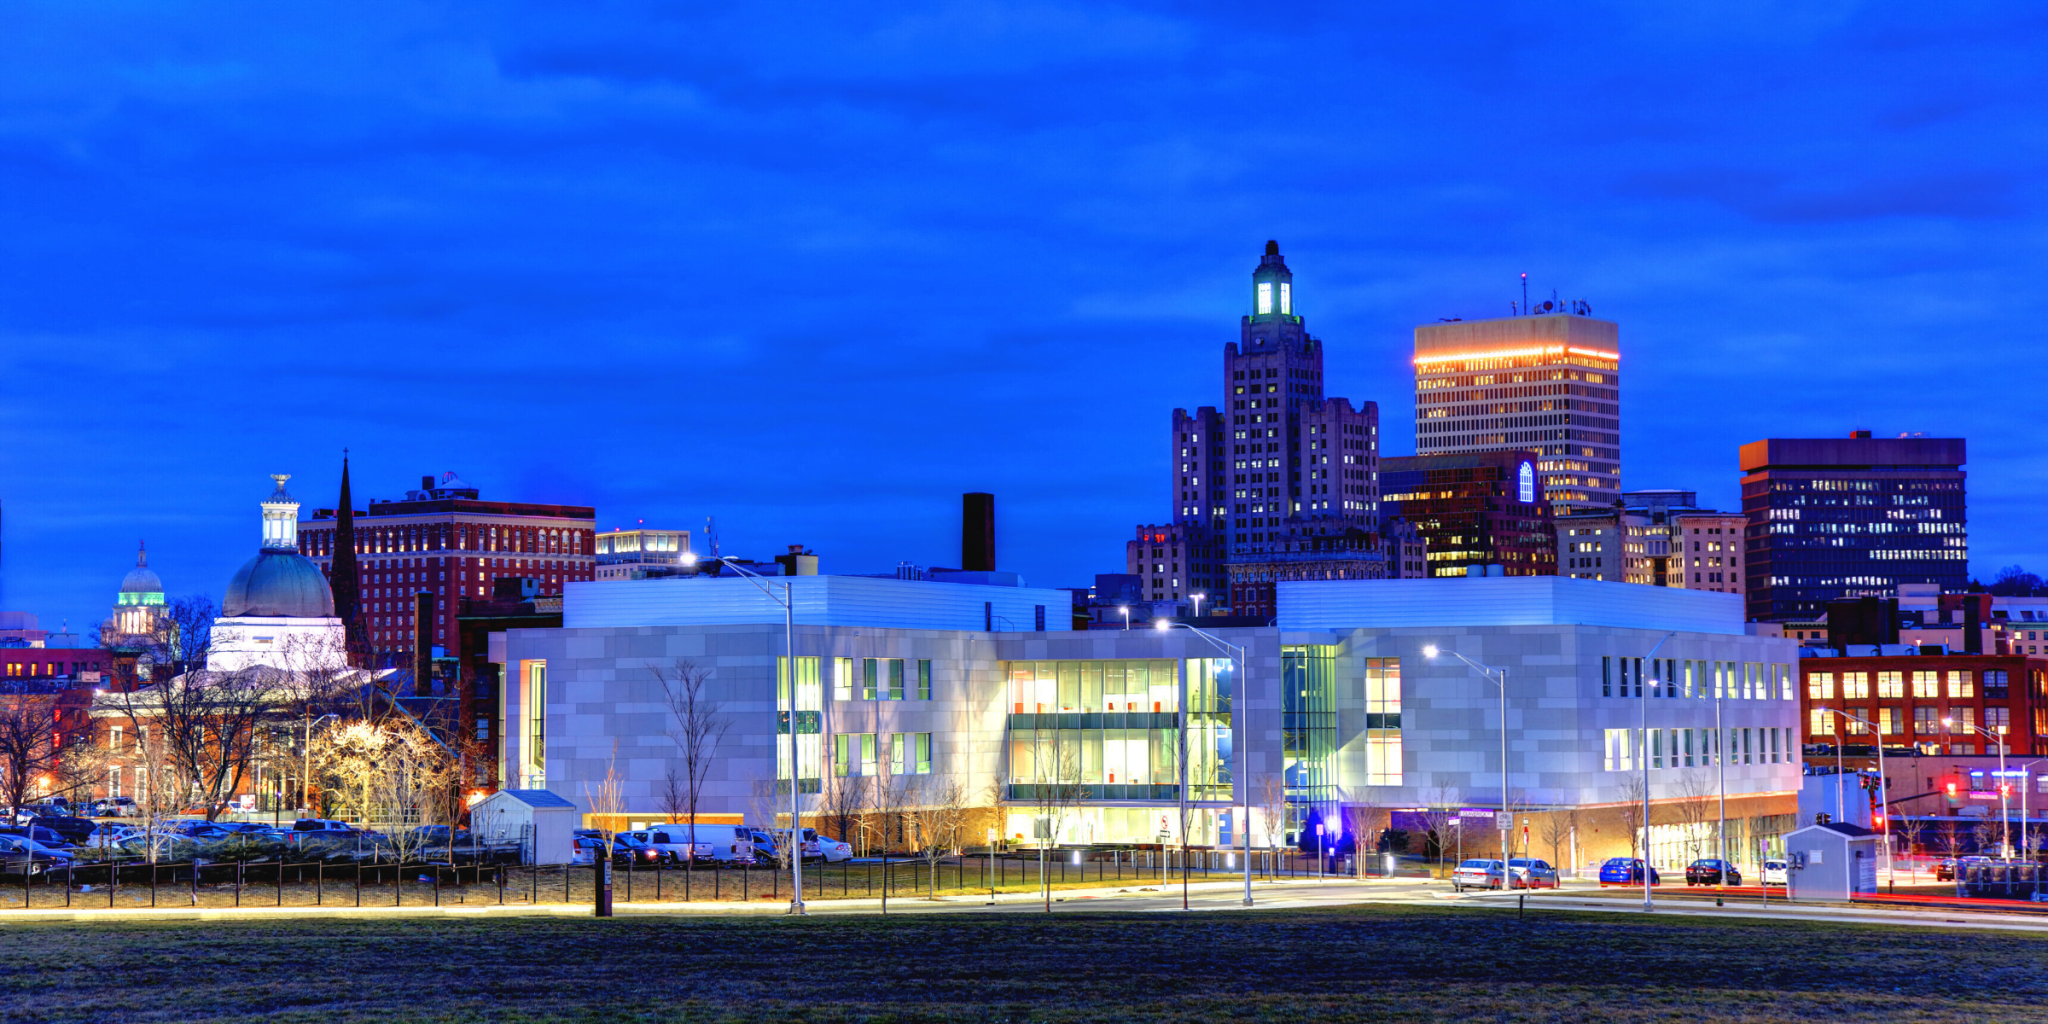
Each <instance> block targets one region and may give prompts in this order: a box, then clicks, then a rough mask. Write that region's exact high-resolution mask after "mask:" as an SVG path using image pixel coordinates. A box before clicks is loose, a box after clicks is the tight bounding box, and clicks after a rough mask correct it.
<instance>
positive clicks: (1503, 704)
mask: <svg viewBox="0 0 2048 1024" xmlns="http://www.w3.org/2000/svg"><path fill="white" fill-rule="evenodd" d="M1438 654H1448V655H1450V656H1451V657H1453V658H1456V659H1458V660H1459V661H1462V662H1464V663H1465V664H1467V665H1469V666H1471V667H1472V668H1473V669H1474V670H1475V671H1477V672H1478V673H1479V674H1480V675H1483V676H1485V677H1486V681H1487V682H1489V683H1493V684H1494V685H1496V686H1498V687H1500V816H1499V817H1497V818H1495V819H1494V824H1496V825H1498V826H1500V889H1501V892H1503V893H1506V892H1507V890H1508V884H1509V882H1508V879H1509V875H1508V832H1509V831H1510V830H1511V829H1513V828H1514V825H1515V819H1514V812H1513V811H1510V810H1509V809H1508V670H1507V669H1504V668H1499V669H1497V668H1494V667H1493V666H1491V665H1484V664H1481V663H1479V662H1476V661H1473V660H1472V659H1470V658H1467V657H1465V656H1464V655H1462V654H1459V653H1458V652H1457V651H1443V650H1439V649H1438V647H1437V645H1435V644H1426V645H1424V646H1423V648H1422V656H1423V657H1425V658H1430V659H1434V658H1435V657H1436V656H1437V655H1438ZM1495 673H1498V674H1499V676H1500V678H1498V679H1496V678H1494V675H1495ZM1644 834H1645V835H1647V834H1648V830H1647V829H1646V830H1645V832H1644ZM1646 863H1647V862H1646ZM1647 874H1648V873H1647V872H1645V876H1646V877H1647Z"/></svg>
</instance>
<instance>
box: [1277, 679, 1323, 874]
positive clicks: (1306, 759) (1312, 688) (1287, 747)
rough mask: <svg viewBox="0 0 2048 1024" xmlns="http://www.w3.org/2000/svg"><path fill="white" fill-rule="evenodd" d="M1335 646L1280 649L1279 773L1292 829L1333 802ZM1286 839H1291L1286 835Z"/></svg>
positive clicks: (1300, 825)
mask: <svg viewBox="0 0 2048 1024" xmlns="http://www.w3.org/2000/svg"><path fill="white" fill-rule="evenodd" d="M1336 677H1337V648H1336V647H1334V646H1330V645H1324V644H1313V645H1295V646H1287V647H1282V648H1281V649H1280V744H1281V771H1282V773H1283V775H1284V778H1285V779H1286V793H1287V825H1286V828H1287V831H1288V832H1289V833H1294V832H1297V831H1298V830H1299V829H1301V828H1302V827H1304V823H1305V822H1306V821H1307V817H1308V816H1307V811H1308V809H1309V808H1311V807H1319V808H1323V809H1324V810H1325V811H1326V812H1327V811H1328V809H1330V808H1332V807H1334V806H1335V802H1336V791H1335V788H1334V777H1335V767H1336V758H1337V686H1336ZM1290 841H1291V839H1290Z"/></svg>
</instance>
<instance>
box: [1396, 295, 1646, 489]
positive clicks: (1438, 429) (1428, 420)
mask: <svg viewBox="0 0 2048 1024" xmlns="http://www.w3.org/2000/svg"><path fill="white" fill-rule="evenodd" d="M1551 305H1552V304H1551V303H1549V302H1545V303H1543V304H1542V306H1541V307H1539V309H1538V312H1537V313H1536V315H1534V316H1512V317H1504V318H1501V319H1497V320H1462V321H1459V320H1454V321H1450V322H1446V323H1435V324H1424V325H1422V326H1420V327H1417V328H1416V329H1415V451H1416V454H1418V455H1460V454H1464V453H1468V452H1510V451H1529V452H1535V453H1536V455H1537V458H1538V460H1539V462H1538V465H1537V470H1538V471H1539V472H1540V473H1541V474H1542V476H1543V495H1544V498H1545V500H1547V501H1548V502H1549V503H1550V507H1551V510H1552V511H1553V512H1554V513H1556V514H1560V515H1563V514H1569V513H1571V512H1575V511H1580V510H1591V509H1611V508H1613V507H1614V503H1615V502H1616V501H1618V500H1620V498H1621V375H1620V367H1621V344H1620V329H1619V325H1617V324H1615V323H1614V322H1613V321H1611V320H1596V319H1594V318H1593V317H1592V316H1591V315H1589V314H1588V313H1587V312H1586V310H1588V309H1589V308H1590V307H1588V306H1586V305H1585V304H1583V303H1572V304H1571V310H1570V311H1569V312H1567V311H1565V310H1555V311H1553V310H1551V309H1550V308H1549V307H1550V306H1551Z"/></svg>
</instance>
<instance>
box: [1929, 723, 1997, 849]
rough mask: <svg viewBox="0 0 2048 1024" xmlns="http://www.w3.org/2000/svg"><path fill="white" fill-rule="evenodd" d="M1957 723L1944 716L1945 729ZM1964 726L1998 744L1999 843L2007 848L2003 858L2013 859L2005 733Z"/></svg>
mask: <svg viewBox="0 0 2048 1024" xmlns="http://www.w3.org/2000/svg"><path fill="white" fill-rule="evenodd" d="M1955 724H1956V720H1955V719H1954V718H1944V719H1942V720H1941V726H1942V728H1944V729H1953V728H1955ZM1963 728H1965V729H1968V730H1970V731H1971V732H1974V733H1976V734H1977V735H1979V736H1982V737H1984V738H1985V739H1988V740H1990V741H1991V742H1993V743H1995V744H1997V745H1998V843H1999V845H2000V846H2003V847H2004V848H2005V849H2004V850H2003V851H2001V852H2003V853H2004V854H2005V857H2004V858H2003V859H2006V860H2011V859H2012V806H2011V805H2010V804H2008V803H2007V802H2006V799H2005V795H2006V794H2005V785H2006V783H2005V734H2004V733H2003V732H1991V731H1990V730H1988V729H1985V728H1984V727H1983V726H1981V725H1971V724H1970V723H1968V722H1965V723H1963Z"/></svg>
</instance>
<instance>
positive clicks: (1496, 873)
mask: <svg viewBox="0 0 2048 1024" xmlns="http://www.w3.org/2000/svg"><path fill="white" fill-rule="evenodd" d="M1500 882H1501V868H1500V861H1497V860H1485V859H1482V858H1474V859H1472V860H1468V861H1465V862H1463V863H1461V864H1459V865H1458V866H1457V867H1456V868H1454V869H1452V871H1451V888H1453V889H1455V890H1457V891H1458V892H1464V891H1465V890H1466V889H1498V888H1500Z"/></svg>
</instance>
